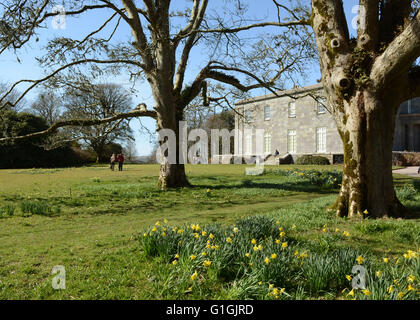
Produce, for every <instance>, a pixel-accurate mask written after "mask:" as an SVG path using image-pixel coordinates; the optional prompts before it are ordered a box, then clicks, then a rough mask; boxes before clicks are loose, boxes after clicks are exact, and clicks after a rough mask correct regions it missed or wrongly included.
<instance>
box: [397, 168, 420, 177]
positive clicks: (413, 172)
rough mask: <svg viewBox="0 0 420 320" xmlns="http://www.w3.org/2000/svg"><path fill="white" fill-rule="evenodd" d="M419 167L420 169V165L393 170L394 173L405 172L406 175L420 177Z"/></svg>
mask: <svg viewBox="0 0 420 320" xmlns="http://www.w3.org/2000/svg"><path fill="white" fill-rule="evenodd" d="M418 169H419V167H407V168H404V169H398V170H394V171H392V172H393V173H399V174H404V175H406V176H410V177H416V178H420V174H418V173H417V170H418Z"/></svg>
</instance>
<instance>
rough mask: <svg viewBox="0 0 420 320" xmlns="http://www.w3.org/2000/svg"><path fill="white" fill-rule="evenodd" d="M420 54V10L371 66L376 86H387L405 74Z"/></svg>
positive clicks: (372, 77)
mask: <svg viewBox="0 0 420 320" xmlns="http://www.w3.org/2000/svg"><path fill="white" fill-rule="evenodd" d="M419 56H420V11H418V13H417V14H416V16H415V17H414V18H413V20H412V21H411V22H410V24H409V25H408V26H407V27H406V28H405V30H404V31H403V32H402V33H401V34H400V35H399V36H398V37H396V38H395V39H394V40H393V41H392V42H391V43H390V44H389V46H388V48H387V49H386V50H385V51H384V52H383V53H382V55H381V56H379V57H378V58H377V59H376V61H375V63H374V64H373V67H372V72H371V79H373V81H374V86H375V87H376V88H388V85H389V84H390V83H392V82H393V81H394V80H395V79H397V78H398V77H401V76H403V75H404V74H407V72H408V71H409V69H410V68H411V66H412V65H413V63H414V62H415V61H416V59H417V58H418V57H419Z"/></svg>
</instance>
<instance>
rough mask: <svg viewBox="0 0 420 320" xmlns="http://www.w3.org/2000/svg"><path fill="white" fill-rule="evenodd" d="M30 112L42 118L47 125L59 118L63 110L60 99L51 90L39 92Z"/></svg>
mask: <svg viewBox="0 0 420 320" xmlns="http://www.w3.org/2000/svg"><path fill="white" fill-rule="evenodd" d="M31 109H32V112H33V113H35V115H37V116H40V117H41V118H43V119H44V120H45V121H46V122H47V124H48V125H52V124H54V123H56V122H57V121H59V120H60V118H61V114H62V112H63V105H62V99H61V98H60V97H59V96H58V95H57V94H55V93H54V92H53V91H52V90H49V91H45V92H41V93H40V94H39V95H38V97H37V98H36V99H35V101H34V102H33V103H32V105H31Z"/></svg>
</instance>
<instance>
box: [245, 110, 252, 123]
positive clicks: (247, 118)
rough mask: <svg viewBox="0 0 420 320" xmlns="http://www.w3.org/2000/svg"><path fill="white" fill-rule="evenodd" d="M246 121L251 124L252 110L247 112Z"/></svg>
mask: <svg viewBox="0 0 420 320" xmlns="http://www.w3.org/2000/svg"><path fill="white" fill-rule="evenodd" d="M245 120H246V122H251V110H245Z"/></svg>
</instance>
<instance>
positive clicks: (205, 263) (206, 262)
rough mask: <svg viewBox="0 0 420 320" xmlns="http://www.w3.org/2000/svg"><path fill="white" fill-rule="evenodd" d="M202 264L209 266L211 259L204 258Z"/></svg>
mask: <svg viewBox="0 0 420 320" xmlns="http://www.w3.org/2000/svg"><path fill="white" fill-rule="evenodd" d="M203 266H205V267H210V266H211V261H210V260H204V262H203Z"/></svg>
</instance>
